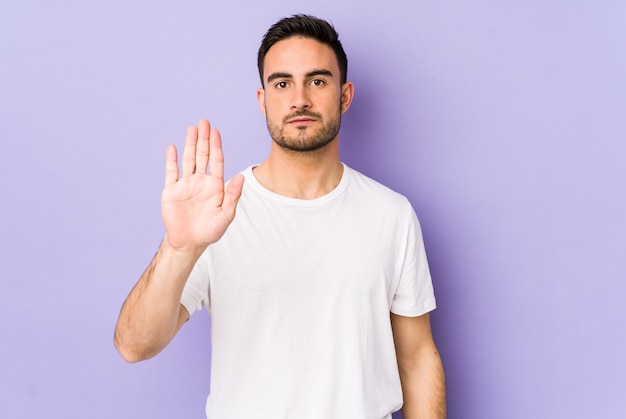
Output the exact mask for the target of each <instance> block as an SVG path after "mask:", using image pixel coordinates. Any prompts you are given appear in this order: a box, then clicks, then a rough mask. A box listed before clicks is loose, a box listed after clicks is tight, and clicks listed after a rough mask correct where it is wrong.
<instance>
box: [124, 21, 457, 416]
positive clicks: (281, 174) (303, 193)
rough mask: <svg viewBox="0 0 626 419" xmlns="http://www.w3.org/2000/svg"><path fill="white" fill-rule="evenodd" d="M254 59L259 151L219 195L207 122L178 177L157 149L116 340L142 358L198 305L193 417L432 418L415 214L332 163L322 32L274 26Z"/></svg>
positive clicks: (334, 81)
mask: <svg viewBox="0 0 626 419" xmlns="http://www.w3.org/2000/svg"><path fill="white" fill-rule="evenodd" d="M258 63H259V74H260V76H261V81H262V88H260V89H259V90H258V92H257V99H258V101H259V105H260V107H261V111H262V112H263V114H264V116H265V118H266V120H267V126H268V130H269V132H270V135H271V137H272V139H273V142H272V146H271V151H270V154H269V157H268V158H267V160H266V161H265V162H263V163H262V164H260V165H258V166H253V167H250V168H248V169H246V170H245V171H244V172H242V173H241V174H239V175H237V176H235V177H233V178H232V179H231V180H230V182H229V183H228V186H227V187H226V188H224V179H223V154H222V149H221V138H220V134H219V132H218V131H217V130H215V129H211V128H210V126H209V123H208V121H205V120H203V121H200V123H199V125H198V127H191V128H189V130H188V131H187V137H186V141H185V148H184V151H183V156H182V170H181V173H180V174H179V168H178V163H177V161H178V159H177V153H176V148H175V147H174V146H170V147H169V148H168V150H167V158H166V180H165V187H164V190H163V195H162V215H163V220H164V224H165V228H166V236H165V239H164V240H163V242H162V243H161V246H160V248H159V250H158V252H157V254H156V255H155V257H154V259H153V260H152V262H151V263H150V266H149V267H148V269H147V270H146V271H145V273H144V274H143V275H142V277H141V278H140V279H139V282H138V283H137V285H136V286H135V287H134V289H133V290H132V291H131V293H130V294H129V296H128V298H127V299H126V301H125V303H124V305H123V307H122V310H121V313H120V317H119V320H118V324H117V327H116V330H115V345H116V347H117V348H118V350H119V351H120V353H121V354H122V356H123V357H124V359H126V360H127V361H129V362H134V361H139V360H143V359H147V358H150V357H152V356H154V355H156V354H157V353H159V352H160V351H161V350H162V349H163V348H164V347H165V346H166V345H167V344H168V342H169V341H170V340H171V339H172V338H173V337H174V335H175V334H176V332H177V331H178V329H179V328H180V327H181V326H182V324H183V323H184V322H185V321H186V320H188V318H189V316H190V314H191V313H193V312H195V311H197V310H199V309H201V308H202V307H207V308H208V310H209V311H210V313H211V316H212V331H211V333H212V334H211V337H212V345H213V350H212V364H211V394H210V396H209V398H208V400H207V406H206V414H207V417H208V418H211V419H215V418H217V419H241V418H255V419H264V418H268V419H269V418H271V419H277V418H278V419H333V418H337V419H343V418H358V419H368V418H371V419H388V418H391V413H392V412H394V411H396V410H398V409H400V407H402V409H403V413H404V417H405V419H413V418H443V417H445V384H444V374H443V367H442V363H441V359H440V357H439V354H438V352H437V348H436V346H435V343H434V342H433V338H432V334H431V329H430V321H429V317H428V316H429V315H428V312H429V311H431V310H433V309H434V308H435V299H434V294H433V289H432V284H431V279H430V274H429V271H428V265H427V261H426V256H425V252H424V246H423V242H422V237H421V231H420V228H419V224H418V221H417V218H416V217H415V213H414V212H413V209H412V208H411V205H410V204H409V202H408V201H407V200H406V199H405V198H404V197H402V196H400V195H399V194H397V193H395V192H393V191H391V190H389V189H387V188H386V187H384V186H382V185H380V184H378V183H376V182H375V181H373V180H371V179H369V178H367V177H365V176H363V175H362V174H360V173H358V172H356V171H354V170H352V169H350V168H349V167H347V166H345V165H344V164H342V163H341V162H340V160H339V145H338V142H339V138H338V133H339V126H340V123H341V115H342V114H343V113H344V112H346V111H347V110H348V108H349V107H350V103H351V101H352V97H353V93H354V86H353V85H352V83H350V82H348V81H346V73H347V59H346V56H345V53H344V51H343V48H342V46H341V43H340V42H339V40H338V38H337V33H336V32H335V30H334V29H333V28H332V26H331V25H329V24H328V23H327V22H325V21H323V20H320V19H317V18H314V17H311V16H306V15H297V16H293V17H290V18H286V19H283V20H281V21H279V22H278V23H276V24H275V25H274V26H272V27H271V28H270V29H269V31H268V33H267V34H266V35H265V37H264V39H263V42H262V45H261V47H260V49H259V61H258ZM207 169H208V173H207ZM244 179H245V182H244ZM244 185H245V186H244ZM235 210H236V211H237V215H236V216H235Z"/></svg>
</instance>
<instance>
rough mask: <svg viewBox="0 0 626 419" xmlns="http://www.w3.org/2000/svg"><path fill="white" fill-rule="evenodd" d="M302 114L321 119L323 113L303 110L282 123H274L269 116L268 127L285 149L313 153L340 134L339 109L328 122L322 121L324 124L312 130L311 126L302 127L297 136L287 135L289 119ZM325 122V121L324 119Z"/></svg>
mask: <svg viewBox="0 0 626 419" xmlns="http://www.w3.org/2000/svg"><path fill="white" fill-rule="evenodd" d="M301 116H309V117H313V118H316V120H318V121H321V120H322V117H321V115H319V114H317V113H314V112H311V111H307V110H301V111H297V112H294V113H292V114H290V115H288V116H287V117H285V118H284V119H283V121H282V125H280V126H278V125H277V124H274V123H272V122H271V121H270V120H269V118H267V129H268V131H269V133H270V136H271V137H272V140H274V142H275V143H276V144H277V145H278V146H279V147H281V148H282V149H284V150H289V151H293V152H296V153H311V152H314V151H318V150H321V149H323V148H324V147H326V146H327V145H329V144H330V143H332V142H333V140H334V139H335V138H336V137H337V135H338V134H339V128H340V127H341V111H340V110H339V111H338V112H337V114H336V115H335V117H334V118H332V119H331V120H329V121H328V123H322V126H321V127H320V128H318V129H317V130H315V131H314V132H311V130H312V129H313V128H311V127H300V128H297V129H298V133H297V134H296V135H295V136H287V135H285V126H286V124H287V121H288V120H289V119H291V118H297V117H301ZM322 122H323V121H322Z"/></svg>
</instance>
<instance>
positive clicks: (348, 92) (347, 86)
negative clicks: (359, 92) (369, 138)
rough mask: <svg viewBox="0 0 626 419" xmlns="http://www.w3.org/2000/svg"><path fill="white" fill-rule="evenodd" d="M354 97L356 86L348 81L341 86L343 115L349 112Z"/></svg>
mask: <svg viewBox="0 0 626 419" xmlns="http://www.w3.org/2000/svg"><path fill="white" fill-rule="evenodd" d="M353 97H354V85H353V84H352V82H349V81H347V82H345V83H344V84H343V86H341V113H345V112H346V111H347V110H348V108H349V107H350V104H351V103H352V98H353Z"/></svg>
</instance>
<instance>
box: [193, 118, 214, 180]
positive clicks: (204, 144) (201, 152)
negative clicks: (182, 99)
mask: <svg viewBox="0 0 626 419" xmlns="http://www.w3.org/2000/svg"><path fill="white" fill-rule="evenodd" d="M210 131H211V125H210V124H209V121H207V120H206V119H202V120H200V122H199V123H198V143H197V145H196V173H206V169H207V165H208V164H209V135H210Z"/></svg>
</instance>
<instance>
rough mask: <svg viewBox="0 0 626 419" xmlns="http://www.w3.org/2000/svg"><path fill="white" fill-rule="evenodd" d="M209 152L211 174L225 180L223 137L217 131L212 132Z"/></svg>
mask: <svg viewBox="0 0 626 419" xmlns="http://www.w3.org/2000/svg"><path fill="white" fill-rule="evenodd" d="M210 140H211V142H210V147H211V150H210V151H209V174H210V175H211V176H215V177H217V178H219V179H222V180H224V151H223V150H222V136H221V135H220V132H219V131H218V130H216V129H212V130H211V139H210Z"/></svg>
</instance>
